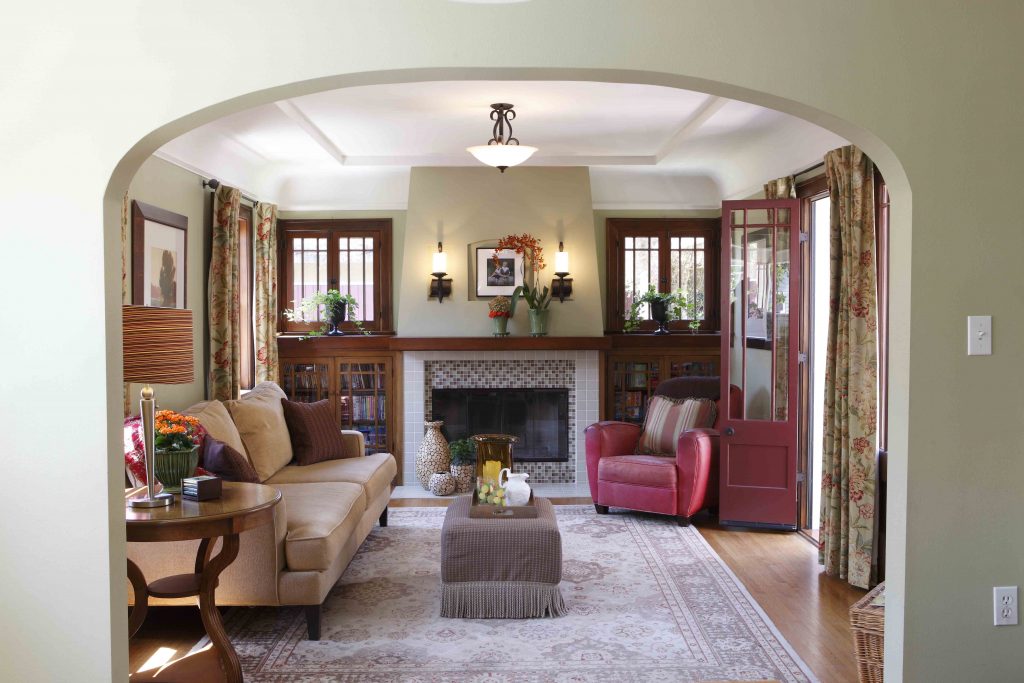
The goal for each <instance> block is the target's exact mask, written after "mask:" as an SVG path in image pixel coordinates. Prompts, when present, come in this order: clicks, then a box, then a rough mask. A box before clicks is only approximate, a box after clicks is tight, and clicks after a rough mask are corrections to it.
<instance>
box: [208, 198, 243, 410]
mask: <svg viewBox="0 0 1024 683" xmlns="http://www.w3.org/2000/svg"><path fill="white" fill-rule="evenodd" d="M241 202H242V193H241V191H239V190H237V189H235V188H232V187H228V186H226V185H221V186H220V187H218V188H217V190H216V192H215V193H214V196H213V235H212V238H211V254H210V276H209V283H208V290H209V302H208V307H209V319H210V389H209V393H210V398H212V399H217V400H220V401H227V400H232V399H236V398H238V387H239V359H238V355H239V349H240V344H239V334H240V327H239V320H238V308H239V307H238V295H239V282H238V214H239V207H240V206H241Z"/></svg>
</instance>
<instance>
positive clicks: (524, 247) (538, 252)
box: [492, 232, 544, 272]
mask: <svg viewBox="0 0 1024 683" xmlns="http://www.w3.org/2000/svg"><path fill="white" fill-rule="evenodd" d="M502 249H512V250H513V251H515V252H516V253H517V254H522V255H523V260H525V261H526V263H528V264H529V266H530V267H531V268H532V269H533V270H534V272H537V271H539V270H541V269H543V268H544V249H543V248H542V247H541V246H540V240H539V239H537V238H536V237H534V236H533V235H531V234H529V233H526V232H524V233H523V234H522V235H506V236H505V237H502V238H501V239H500V240H498V246H497V247H496V248H495V250H494V256H493V257H492V258H493V259H494V263H495V264H497V263H498V252H499V251H501V250H502Z"/></svg>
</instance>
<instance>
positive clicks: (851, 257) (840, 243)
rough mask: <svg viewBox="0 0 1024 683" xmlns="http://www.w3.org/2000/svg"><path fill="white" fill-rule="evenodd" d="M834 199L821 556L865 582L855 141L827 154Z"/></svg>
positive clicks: (864, 164)
mask: <svg viewBox="0 0 1024 683" xmlns="http://www.w3.org/2000/svg"><path fill="white" fill-rule="evenodd" d="M825 173H826V176H827V180H828V189H829V195H830V197H831V207H832V220H831V233H832V239H831V254H832V255H831V258H830V262H831V284H830V294H829V305H830V315H829V328H828V349H827V351H826V364H825V424H824V429H823V437H824V452H823V463H822V465H823V469H822V483H821V535H820V539H819V549H818V559H819V561H820V562H821V563H822V564H824V565H825V572H826V573H827V574H830V575H832V576H838V577H839V578H842V579H846V580H847V581H849V582H850V583H851V584H853V585H854V586H859V587H861V588H869V587H870V585H871V584H872V583H873V582H874V580H875V567H874V565H873V564H872V555H873V552H872V551H873V545H874V527H875V479H876V471H877V468H876V459H877V449H876V446H875V437H876V429H877V420H878V396H877V393H878V356H877V353H878V350H877V331H878V328H877V303H876V291H877V290H876V284H875V272H876V271H875V257H876V252H875V226H874V222H875V217H874V206H875V202H874V166H873V165H872V163H871V160H870V159H868V157H867V156H865V155H864V153H863V152H862V151H861V150H859V149H857V148H856V147H853V146H852V145H851V146H848V147H842V148H840V149H836V150H833V151H831V152H829V153H828V154H826V155H825Z"/></svg>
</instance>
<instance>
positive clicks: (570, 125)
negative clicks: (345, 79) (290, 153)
mask: <svg viewBox="0 0 1024 683" xmlns="http://www.w3.org/2000/svg"><path fill="white" fill-rule="evenodd" d="M706 98H707V95H705V94H703V93H695V92H690V91H687V90H676V89H672V88H661V87H655V86H642V85H631V84H621V83H584V82H558V81H546V82H521V81H509V82H494V81H486V82H484V81H446V82H428V83H402V84H395V85H379V86H366V87H356V88H344V89H341V90H332V91H328V92H323V93H317V94H315V95H308V96H306V97H301V98H297V99H294V100H292V102H293V103H294V104H295V105H296V106H297V107H298V108H299V109H300V110H301V111H302V112H303V113H304V114H306V116H308V117H309V118H310V120H312V121H314V122H315V123H316V124H317V126H318V127H319V128H320V129H321V130H322V131H323V132H324V133H325V134H326V135H327V136H328V137H329V138H330V139H331V140H332V141H333V142H334V143H335V144H336V145H337V147H338V148H339V149H341V150H342V152H344V154H345V155H346V156H357V157H358V156H395V157H408V156H430V155H442V154H457V153H461V152H462V151H463V150H464V149H465V148H466V147H469V146H471V145H480V144H485V143H486V142H487V140H488V139H489V138H490V137H491V129H492V126H493V123H492V122H491V120H490V118H489V117H490V112H491V107H490V105H491V104H492V103H494V102H510V103H512V104H514V105H515V111H516V118H515V120H514V121H513V122H512V126H513V133H514V134H515V136H516V137H517V138H519V141H520V142H521V143H522V144H524V145H533V146H536V147H540V152H538V155H539V156H563V155H580V156H593V155H612V156H618V155H653V154H655V153H656V152H657V151H658V149H659V148H660V146H661V145H662V144H663V143H664V142H665V140H666V139H668V138H669V137H671V135H672V134H674V133H675V131H676V130H677V129H678V128H679V126H681V125H682V124H683V123H684V122H685V121H686V120H687V119H688V117H689V116H690V115H692V113H693V112H694V111H695V110H696V109H697V107H699V106H700V104H701V103H702V102H703V101H704V100H705V99H706Z"/></svg>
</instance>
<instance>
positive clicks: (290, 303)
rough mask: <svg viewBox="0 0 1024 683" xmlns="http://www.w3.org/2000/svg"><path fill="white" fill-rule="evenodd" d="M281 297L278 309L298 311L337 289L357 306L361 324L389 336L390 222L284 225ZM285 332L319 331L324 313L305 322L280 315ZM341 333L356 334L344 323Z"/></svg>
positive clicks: (291, 222)
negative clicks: (319, 295) (318, 294)
mask: <svg viewBox="0 0 1024 683" xmlns="http://www.w3.org/2000/svg"><path fill="white" fill-rule="evenodd" d="M278 234H279V239H280V240H281V250H282V254H281V256H282V258H281V273H280V282H281V292H282V296H281V297H279V301H280V303H279V305H280V308H281V310H282V311H283V310H284V309H286V308H298V306H299V302H301V301H302V299H305V298H308V297H310V296H312V295H313V294H315V293H316V292H326V291H327V290H328V289H337V290H338V291H339V292H341V293H342V294H351V295H352V296H354V297H355V298H356V301H357V302H359V312H358V318H359V320H361V321H362V323H363V327H364V328H365V329H366V330H368V331H371V332H390V331H391V330H392V329H393V328H392V324H391V311H390V303H391V221H390V220H280V221H278ZM280 320H281V322H280V329H281V331H282V332H308V331H310V330H312V329H316V328H319V327H320V325H321V321H322V320H323V310H322V309H321V310H320V311H318V312H317V314H316V315H315V316H310V317H309V318H308V319H307V320H303V321H295V322H292V321H289V320H288V319H286V318H285V317H284V315H281V319H280ZM343 329H344V330H345V331H346V332H348V331H350V330H351V331H354V330H355V325H353V324H352V323H351V322H346V323H345V325H344V326H343Z"/></svg>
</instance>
